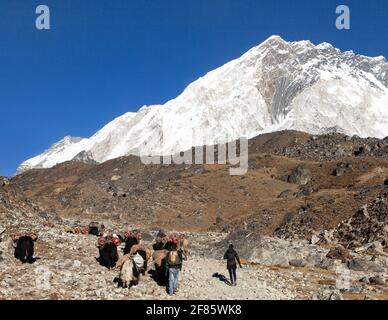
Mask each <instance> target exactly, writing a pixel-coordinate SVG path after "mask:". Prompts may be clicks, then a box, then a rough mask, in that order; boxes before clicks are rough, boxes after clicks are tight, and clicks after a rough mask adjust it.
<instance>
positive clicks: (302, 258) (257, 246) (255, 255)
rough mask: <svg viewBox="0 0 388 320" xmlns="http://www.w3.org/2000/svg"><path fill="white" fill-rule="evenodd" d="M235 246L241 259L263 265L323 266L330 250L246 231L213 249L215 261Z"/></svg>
mask: <svg viewBox="0 0 388 320" xmlns="http://www.w3.org/2000/svg"><path fill="white" fill-rule="evenodd" d="M230 243H232V244H233V245H234V247H235V249H236V251H237V253H238V254H239V256H240V257H241V258H244V259H245V260H247V261H249V262H252V263H258V264H261V265H278V266H289V265H294V266H309V267H310V266H311V267H312V266H319V265H320V264H321V263H322V261H323V260H327V259H326V258H325V255H326V253H327V249H324V248H321V247H319V246H314V245H310V244H309V243H308V241H304V240H293V241H287V240H284V239H279V238H273V237H268V236H259V235H256V234H253V233H250V232H248V231H245V230H237V231H233V232H232V233H230V234H229V235H228V236H227V237H226V238H225V239H224V240H222V241H220V242H218V243H217V244H216V245H215V247H213V248H211V250H210V255H211V256H212V257H213V258H217V259H222V257H223V255H224V253H225V251H226V249H227V248H228V245H229V244H230Z"/></svg>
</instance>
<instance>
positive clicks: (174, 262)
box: [166, 238, 186, 296]
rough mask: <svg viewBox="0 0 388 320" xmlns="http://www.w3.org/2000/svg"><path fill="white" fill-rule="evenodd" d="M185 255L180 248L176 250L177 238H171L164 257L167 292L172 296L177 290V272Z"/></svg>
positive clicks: (180, 268)
mask: <svg viewBox="0 0 388 320" xmlns="http://www.w3.org/2000/svg"><path fill="white" fill-rule="evenodd" d="M183 260H186V257H185V256H184V254H183V251H182V250H178V239H177V238H172V239H171V246H170V247H169V252H168V254H167V257H166V275H168V294H169V295H170V296H172V295H173V294H174V293H176V292H177V290H178V282H179V273H180V271H181V270H182V263H183Z"/></svg>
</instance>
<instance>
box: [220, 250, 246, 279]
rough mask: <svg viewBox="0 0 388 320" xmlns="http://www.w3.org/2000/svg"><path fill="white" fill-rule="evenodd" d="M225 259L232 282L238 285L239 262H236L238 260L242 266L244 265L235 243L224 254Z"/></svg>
mask: <svg viewBox="0 0 388 320" xmlns="http://www.w3.org/2000/svg"><path fill="white" fill-rule="evenodd" d="M224 259H226V268H227V269H228V271H229V276H230V282H231V284H232V286H236V285H237V272H236V269H237V263H236V262H238V264H239V266H240V268H242V265H241V262H240V258H239V256H238V254H237V252H236V250H234V247H233V244H230V245H229V249H228V250H226V252H225V254H224Z"/></svg>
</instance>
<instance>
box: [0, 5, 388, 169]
mask: <svg viewBox="0 0 388 320" xmlns="http://www.w3.org/2000/svg"><path fill="white" fill-rule="evenodd" d="M39 4H45V5H48V6H49V8H50V10H51V30H49V31H38V30H37V29H35V19H36V16H37V15H36V14H35V8H36V7H37V6H38V5H39ZM339 4H347V5H349V6H350V9H351V30H350V31H338V30H337V29H336V28H335V19H336V15H335V8H336V6H337V5H339ZM273 34H278V35H280V36H282V37H283V38H284V39H286V40H302V39H309V40H311V41H312V42H314V43H319V42H323V41H327V42H330V43H332V44H333V45H334V46H336V47H338V48H340V49H344V50H349V49H353V50H354V51H355V52H357V53H361V54H365V55H371V56H377V55H384V56H385V57H388V41H387V40H388V1H386V0H371V1H360V0H354V1H351V0H348V1H346V2H345V3H341V1H338V0H324V1H315V0H314V1H312V0H294V1H290V0H289V1H286V0H270V1H269V0H266V1H260V0H191V1H188V0H93V1H92V0H82V1H80V0H40V1H32V0H13V1H11V0H0V75H1V76H0V110H1V113H0V115H1V118H0V175H11V174H13V173H14V172H15V169H16V167H17V166H18V164H19V163H20V162H22V161H23V160H26V159H27V158H30V157H32V156H34V155H37V154H39V153H41V152H42V151H44V150H45V149H46V148H47V147H49V146H50V145H51V144H52V143H54V142H56V141H58V140H60V139H61V138H63V137H64V136H66V135H72V136H82V137H88V136H90V135H92V134H93V133H94V132H95V131H97V130H98V129H100V128H101V127H102V126H103V125H104V124H106V123H107V122H109V121H110V120H112V119H113V118H114V117H116V116H119V115H121V114H123V113H125V112H127V111H136V110H137V109H138V108H139V107H141V106H142V105H144V104H155V103H164V102H166V101H167V100H169V99H171V98H174V97H175V96H177V95H178V94H179V93H180V92H181V91H182V90H183V89H184V88H185V87H186V86H187V85H188V84H189V83H190V82H192V81H193V80H195V79H197V78H198V77H199V76H201V75H203V74H205V73H206V72H208V71H210V70H212V69H214V68H216V67H218V66H220V65H222V64H224V63H225V62H227V61H229V60H231V59H233V58H236V57H238V56H239V55H241V54H242V53H244V52H245V51H247V50H248V49H250V48H251V47H253V46H255V45H257V44H259V43H261V42H262V41H263V40H265V39H266V38H267V37H269V36H270V35H273Z"/></svg>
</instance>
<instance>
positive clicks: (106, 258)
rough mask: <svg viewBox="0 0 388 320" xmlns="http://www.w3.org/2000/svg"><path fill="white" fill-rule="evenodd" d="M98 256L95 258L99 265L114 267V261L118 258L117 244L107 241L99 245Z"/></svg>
mask: <svg viewBox="0 0 388 320" xmlns="http://www.w3.org/2000/svg"><path fill="white" fill-rule="evenodd" d="M99 251H100V256H99V258H98V259H97V260H98V262H99V263H100V265H102V266H104V267H107V268H108V269H111V268H114V267H115V266H116V262H117V261H118V260H119V254H118V252H117V246H116V244H114V243H113V242H107V243H105V244H104V245H103V246H101V247H100V249H99Z"/></svg>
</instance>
